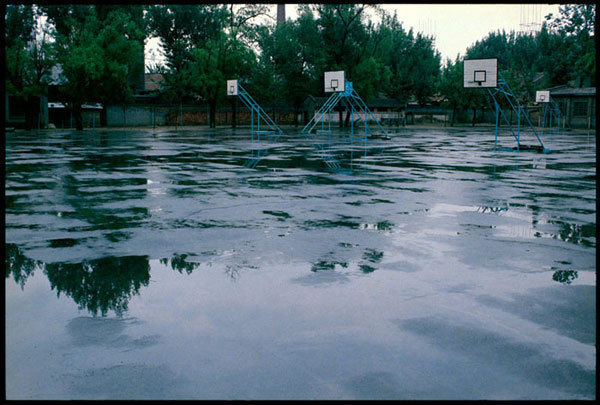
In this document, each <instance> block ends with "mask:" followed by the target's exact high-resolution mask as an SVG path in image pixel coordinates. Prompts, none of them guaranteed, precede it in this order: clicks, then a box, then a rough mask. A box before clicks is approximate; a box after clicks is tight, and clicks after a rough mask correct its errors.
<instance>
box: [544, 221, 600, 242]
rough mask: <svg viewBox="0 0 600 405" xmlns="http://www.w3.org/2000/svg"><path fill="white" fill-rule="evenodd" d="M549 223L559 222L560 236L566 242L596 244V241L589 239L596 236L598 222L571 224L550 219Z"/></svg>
mask: <svg viewBox="0 0 600 405" xmlns="http://www.w3.org/2000/svg"><path fill="white" fill-rule="evenodd" d="M548 222H549V223H553V224H558V225H559V226H560V229H559V231H558V235H555V237H556V236H558V238H560V239H561V240H564V241H565V242H571V243H576V244H582V245H585V246H590V247H593V246H596V243H595V242H593V241H591V240H589V239H588V238H595V237H596V224H584V225H579V224H571V223H567V222H562V221H548Z"/></svg>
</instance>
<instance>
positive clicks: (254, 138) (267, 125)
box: [227, 80, 283, 168]
mask: <svg viewBox="0 0 600 405" xmlns="http://www.w3.org/2000/svg"><path fill="white" fill-rule="evenodd" d="M227 95H228V96H238V97H239V98H240V100H242V102H243V103H244V104H245V105H246V107H248V109H249V110H250V137H251V142H252V150H251V154H252V155H251V158H250V160H249V161H248V162H247V163H246V167H250V168H254V167H256V165H257V164H258V162H259V161H260V159H262V157H263V156H264V155H265V154H266V152H265V151H263V150H261V149H259V148H257V147H256V145H259V144H260V142H261V135H263V141H264V139H265V137H266V138H267V140H269V141H271V142H276V141H277V139H279V136H280V135H281V134H283V131H282V130H281V128H279V126H277V124H276V123H275V121H273V120H272V119H271V117H269V115H268V114H267V113H266V112H265V111H264V110H263V109H262V107H261V106H260V105H259V104H258V103H257V102H256V101H255V100H254V99H253V98H252V96H251V95H250V93H248V92H247V91H246V89H244V87H242V85H241V84H240V83H239V82H238V81H237V80H227ZM261 122H262V128H263V129H261Z"/></svg>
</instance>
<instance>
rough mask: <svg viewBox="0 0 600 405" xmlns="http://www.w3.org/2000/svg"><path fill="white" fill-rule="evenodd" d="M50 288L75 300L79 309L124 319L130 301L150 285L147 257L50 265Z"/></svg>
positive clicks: (46, 271)
mask: <svg viewBox="0 0 600 405" xmlns="http://www.w3.org/2000/svg"><path fill="white" fill-rule="evenodd" d="M44 273H46V275H47V277H48V280H49V281H50V286H51V287H52V289H53V290H54V289H55V288H56V291H57V296H60V293H64V294H65V295H67V296H69V297H71V298H72V299H73V301H75V303H76V304H77V305H78V307H79V309H83V308H86V309H87V310H88V311H90V312H91V313H93V314H94V315H96V314H97V313H98V311H100V313H101V314H102V316H105V315H106V313H107V312H108V311H109V310H113V311H115V313H116V314H117V315H119V316H121V315H122V314H123V313H124V312H125V311H127V305H128V303H129V300H130V299H131V298H132V297H133V296H134V295H135V294H139V289H140V287H141V286H142V285H143V286H147V285H148V282H149V281H150V264H149V263H148V258H147V257H146V256H127V257H107V258H102V259H97V260H92V261H89V262H82V263H51V264H46V266H45V270H44Z"/></svg>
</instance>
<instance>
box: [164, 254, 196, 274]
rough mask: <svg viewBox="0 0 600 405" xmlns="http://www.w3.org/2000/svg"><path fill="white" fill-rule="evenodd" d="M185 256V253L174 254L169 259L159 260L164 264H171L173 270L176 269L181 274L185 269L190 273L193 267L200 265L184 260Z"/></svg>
mask: <svg viewBox="0 0 600 405" xmlns="http://www.w3.org/2000/svg"><path fill="white" fill-rule="evenodd" d="M186 257H187V255H186V254H181V255H179V254H175V255H174V256H173V257H172V258H171V259H167V258H165V259H160V262H161V263H162V264H164V265H165V266H171V268H172V269H173V270H177V271H178V272H179V273H182V274H183V272H184V271H185V272H186V273H187V274H191V273H192V271H194V269H196V268H197V267H198V266H200V263H194V262H186V261H185V258H186Z"/></svg>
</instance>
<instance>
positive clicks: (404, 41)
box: [380, 14, 441, 102]
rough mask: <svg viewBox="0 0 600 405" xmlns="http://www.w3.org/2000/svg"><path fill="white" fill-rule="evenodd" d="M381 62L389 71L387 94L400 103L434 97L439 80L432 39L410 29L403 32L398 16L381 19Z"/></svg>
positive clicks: (438, 63)
mask: <svg viewBox="0 0 600 405" xmlns="http://www.w3.org/2000/svg"><path fill="white" fill-rule="evenodd" d="M380 30H381V31H382V34H381V35H382V36H383V37H384V38H383V39H382V42H383V45H382V48H383V49H385V51H383V52H382V53H383V54H384V56H383V58H384V59H383V61H384V63H385V65H386V66H388V68H389V70H390V71H391V78H390V83H389V86H388V87H387V88H388V90H387V93H388V95H389V96H391V97H393V98H396V99H399V100H401V101H408V100H409V99H410V98H411V97H412V96H414V97H415V98H416V99H417V100H418V101H420V102H425V100H426V98H427V97H429V96H432V95H434V94H435V91H436V85H437V81H438V80H439V77H440V61H441V57H440V54H439V52H437V51H436V50H435V49H434V47H433V40H432V38H429V37H426V36H423V35H421V34H420V33H417V34H416V35H414V34H413V31H412V29H411V30H409V31H408V32H406V31H405V30H404V28H403V27H402V24H401V23H400V22H399V21H398V16H397V15H396V14H394V15H393V16H389V15H388V16H384V18H383V20H382V27H381V28H380Z"/></svg>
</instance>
